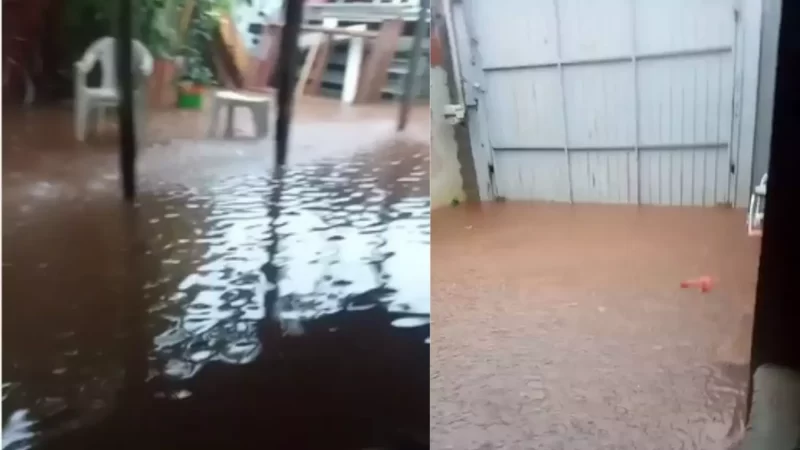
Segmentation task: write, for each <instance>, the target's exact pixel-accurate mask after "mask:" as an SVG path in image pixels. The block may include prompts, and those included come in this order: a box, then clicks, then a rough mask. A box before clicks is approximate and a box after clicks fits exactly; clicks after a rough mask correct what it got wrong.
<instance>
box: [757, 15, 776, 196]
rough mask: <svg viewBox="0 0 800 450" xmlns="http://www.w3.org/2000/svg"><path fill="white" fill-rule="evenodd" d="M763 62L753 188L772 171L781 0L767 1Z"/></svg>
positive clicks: (763, 16)
mask: <svg viewBox="0 0 800 450" xmlns="http://www.w3.org/2000/svg"><path fill="white" fill-rule="evenodd" d="M761 17H762V26H761V59H760V61H759V71H760V77H759V80H758V81H759V84H758V100H757V103H756V108H757V110H756V135H755V145H754V149H753V151H754V155H753V183H752V184H753V185H756V184H758V183H759V181H761V176H762V175H764V174H765V173H767V169H768V168H769V153H770V141H771V140H772V106H773V103H774V100H775V69H776V68H777V64H778V32H779V28H780V23H781V0H763V10H762V15H761Z"/></svg>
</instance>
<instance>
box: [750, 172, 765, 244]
mask: <svg viewBox="0 0 800 450" xmlns="http://www.w3.org/2000/svg"><path fill="white" fill-rule="evenodd" d="M766 198H767V175H766V174H764V176H763V177H761V182H760V183H758V186H756V187H755V188H754V189H753V194H752V195H751V196H750V209H749V210H748V212H747V234H748V235H750V236H756V235H758V234H760V233H761V227H762V223H763V222H764V201H765V200H766Z"/></svg>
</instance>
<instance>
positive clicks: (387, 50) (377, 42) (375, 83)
mask: <svg viewBox="0 0 800 450" xmlns="http://www.w3.org/2000/svg"><path fill="white" fill-rule="evenodd" d="M403 25H404V23H403V21H402V20H400V19H393V20H387V21H385V22H383V24H382V25H381V29H380V31H379V32H378V37H377V38H375V39H374V40H373V41H372V43H371V45H370V51H369V56H367V62H366V64H365V65H364V72H363V74H362V77H361V83H360V86H359V87H358V93H357V94H356V103H368V102H377V101H379V100H380V99H381V90H383V88H384V87H385V86H386V81H387V80H388V79H389V67H390V66H391V64H392V60H394V56H395V53H397V44H398V42H399V41H400V35H401V34H402V32H403Z"/></svg>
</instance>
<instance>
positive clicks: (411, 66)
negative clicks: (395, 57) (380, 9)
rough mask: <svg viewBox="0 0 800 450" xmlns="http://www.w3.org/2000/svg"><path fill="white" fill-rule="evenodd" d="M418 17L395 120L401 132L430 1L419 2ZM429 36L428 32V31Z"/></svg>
mask: <svg viewBox="0 0 800 450" xmlns="http://www.w3.org/2000/svg"><path fill="white" fill-rule="evenodd" d="M419 6H420V9H419V17H417V25H416V27H415V28H414V40H413V42H412V44H411V61H409V63H408V73H407V74H406V78H405V80H403V97H402V99H401V100H400V114H399V116H398V118H397V131H403V130H405V128H406V125H407V124H408V114H409V112H410V110H411V100H412V98H411V97H412V96H413V95H414V82H415V81H416V80H417V78H418V74H417V71H418V70H419V69H418V67H419V62H420V61H419V60H420V59H422V41H423V39H425V29H426V28H428V26H429V24H428V21H427V18H428V10H429V7H430V0H422V1H421V2H420V5H419ZM429 34H430V30H429Z"/></svg>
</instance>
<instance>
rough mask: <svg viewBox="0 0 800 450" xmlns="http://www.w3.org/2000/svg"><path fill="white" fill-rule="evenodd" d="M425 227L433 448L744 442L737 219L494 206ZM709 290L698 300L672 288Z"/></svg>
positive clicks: (749, 282) (748, 307)
mask: <svg viewBox="0 0 800 450" xmlns="http://www.w3.org/2000/svg"><path fill="white" fill-rule="evenodd" d="M432 227H433V232H432V236H431V240H432V252H431V267H432V273H431V299H432V304H433V322H434V323H433V325H432V326H433V336H432V339H433V342H434V344H433V352H432V354H431V400H430V401H431V447H432V448H435V449H459V450H462V449H481V450H488V449H500V448H503V449H529V448H541V449H571V450H575V449H587V450H596V449H615V450H622V449H679V448H680V449H704V450H705V449H714V448H725V447H726V446H727V445H728V444H729V443H730V442H731V440H732V438H733V437H735V435H736V434H737V433H739V432H740V431H741V430H740V425H741V421H742V420H743V419H744V417H743V410H742V407H743V405H744V395H745V389H746V383H747V374H748V372H747V361H748V360H749V344H750V331H751V330H750V329H751V326H752V325H751V323H752V309H753V305H754V302H755V285H756V277H757V272H756V270H757V264H758V254H759V241H758V240H754V239H753V238H748V237H747V236H746V229H745V214H744V212H743V211H740V210H730V209H703V208H669V207H660V208H659V207H642V208H636V207H627V206H590V205H579V206H568V205H557V204H524V203H497V204H485V205H482V206H474V207H473V206H469V207H460V208H444V209H441V210H436V211H434V213H433V214H432ZM704 275H708V276H711V277H712V278H713V279H714V280H715V284H714V287H713V289H712V290H711V291H710V292H708V293H701V292H699V291H698V290H694V289H681V288H680V287H679V284H680V282H681V281H682V280H685V279H688V278H694V277H699V276H704ZM728 434H731V435H732V436H728Z"/></svg>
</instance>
